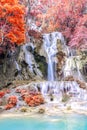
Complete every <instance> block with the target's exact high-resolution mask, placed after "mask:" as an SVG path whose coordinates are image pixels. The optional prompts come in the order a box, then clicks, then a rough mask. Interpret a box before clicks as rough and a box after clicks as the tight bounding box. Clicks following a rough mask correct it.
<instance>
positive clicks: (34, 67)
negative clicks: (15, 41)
mask: <svg viewBox="0 0 87 130" xmlns="http://www.w3.org/2000/svg"><path fill="white" fill-rule="evenodd" d="M52 35H53V36H54V34H51V35H50V34H49V38H50V39H49V40H53V39H52V38H55V37H53V36H52ZM45 38H47V36H46V37H45ZM46 40H48V39H46ZM54 42H55V40H53V41H51V44H54ZM43 44H44V41H43V38H42V37H41V38H40V39H35V38H32V37H31V41H30V43H27V44H25V45H23V46H21V47H19V48H18V49H17V51H16V52H15V53H14V54H13V53H12V54H11V53H10V54H8V55H7V57H6V58H5V57H4V55H1V56H0V88H2V87H6V86H8V85H10V84H11V83H12V81H14V80H44V79H45V80H47V78H48V77H47V74H48V67H49V64H48V58H49V57H48V56H47V53H49V49H52V48H49V46H48V45H47V47H48V52H46V51H45V50H44V46H43ZM55 45H56V49H57V51H54V52H55V53H53V51H52V53H53V55H52V62H53V65H54V66H53V67H55V74H54V77H55V78H56V80H63V77H64V71H65V72H66V71H67V69H70V71H71V69H73V71H72V72H75V71H76V69H77V68H78V71H79V72H81V74H82V75H83V78H84V79H85V80H86V81H87V51H83V52H76V51H75V50H74V51H71V50H70V49H69V48H68V49H67V47H66V48H65V44H62V41H61V39H56V44H55ZM54 48H55V46H53V49H54ZM45 49H46V48H45ZM72 53H73V56H72ZM70 56H71V57H70ZM69 57H70V59H69ZM67 59H68V61H67ZM66 61H67V62H66ZM76 66H77V68H76ZM64 67H65V68H64ZM65 75H66V74H65ZM66 76H67V75H66Z"/></svg>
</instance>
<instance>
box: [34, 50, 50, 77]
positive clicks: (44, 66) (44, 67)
mask: <svg viewBox="0 0 87 130" xmlns="http://www.w3.org/2000/svg"><path fill="white" fill-rule="evenodd" d="M33 54H34V59H35V61H36V62H37V64H38V68H39V69H40V70H41V72H42V74H43V76H44V77H45V78H46V76H47V63H46V58H45V57H44V56H40V55H39V54H38V53H37V52H36V51H34V53H33Z"/></svg>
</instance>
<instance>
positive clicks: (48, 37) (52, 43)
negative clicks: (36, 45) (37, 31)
mask: <svg viewBox="0 0 87 130" xmlns="http://www.w3.org/2000/svg"><path fill="white" fill-rule="evenodd" d="M58 39H60V40H61V42H62V43H64V38H63V36H62V34H61V33H59V32H53V33H49V34H44V35H43V44H44V50H45V51H46V55H47V62H48V81H55V67H54V65H53V62H54V57H55V55H56V54H57V52H58V49H57V40H58Z"/></svg>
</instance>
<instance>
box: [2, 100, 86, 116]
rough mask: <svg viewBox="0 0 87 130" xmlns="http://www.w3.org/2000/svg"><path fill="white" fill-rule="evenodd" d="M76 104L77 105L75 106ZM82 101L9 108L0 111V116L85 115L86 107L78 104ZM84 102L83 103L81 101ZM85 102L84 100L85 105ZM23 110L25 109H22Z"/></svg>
mask: <svg viewBox="0 0 87 130" xmlns="http://www.w3.org/2000/svg"><path fill="white" fill-rule="evenodd" d="M76 104H77V106H78V107H77V106H76ZM81 104H82V102H78V103H72V105H70V104H67V105H66V106H65V105H64V104H57V103H56V104H55V103H49V104H44V105H40V106H37V107H21V108H19V109H17V108H14V109H11V110H7V111H3V112H2V113H0V118H8V117H9V118H12V117H13V118H14V117H17V118H20V117H37V116H38V117H39V116H59V115H64V114H69V115H70V114H79V115H86V116H87V107H86V106H85V107H83V106H84V105H82V106H80V107H79V105H81ZM83 104H84V103H83ZM86 104H87V102H85V105H86ZM73 106H74V107H73ZM23 110H25V111H23Z"/></svg>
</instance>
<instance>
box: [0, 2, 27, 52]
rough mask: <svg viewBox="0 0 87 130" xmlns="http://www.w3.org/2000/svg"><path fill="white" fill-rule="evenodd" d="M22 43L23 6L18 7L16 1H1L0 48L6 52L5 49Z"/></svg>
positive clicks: (23, 34)
mask: <svg viewBox="0 0 87 130" xmlns="http://www.w3.org/2000/svg"><path fill="white" fill-rule="evenodd" d="M24 41H25V22H24V6H22V5H20V4H19V3H18V0H1V1H0V47H1V48H2V50H4V51H6V49H7V48H8V49H13V48H14V47H15V44H16V45H20V44H22V43H23V42H24ZM0 50H1V49H0ZM2 50H1V51H2Z"/></svg>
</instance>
